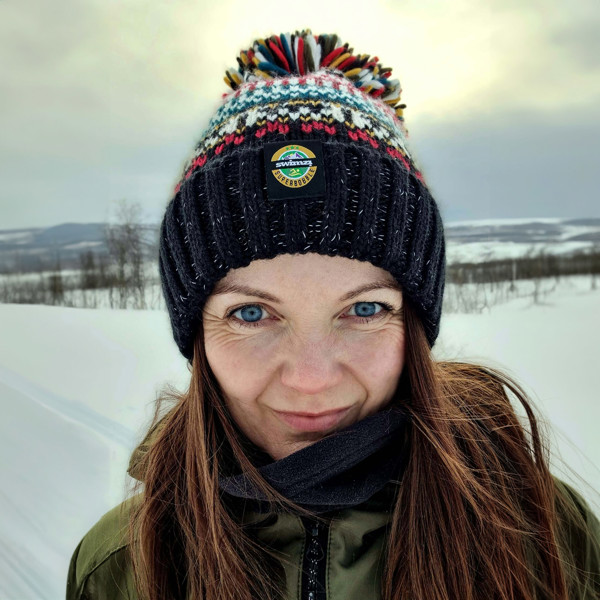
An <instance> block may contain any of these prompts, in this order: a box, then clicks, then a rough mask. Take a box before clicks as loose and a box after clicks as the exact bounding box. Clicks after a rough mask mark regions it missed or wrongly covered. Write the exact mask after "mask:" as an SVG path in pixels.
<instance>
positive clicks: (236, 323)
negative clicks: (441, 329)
mask: <svg viewBox="0 0 600 600" xmlns="http://www.w3.org/2000/svg"><path fill="white" fill-rule="evenodd" d="M359 290H361V291H359ZM203 327H204V344H205V349H206V356H207V360H208V363H209V365H210V367H211V369H212V371H213V373H214V375H215V377H216V378H217V380H218V382H219V384H220V386H221V389H222V391H223V394H224V398H225V402H226V404H227V407H228V409H229V411H230V412H231V414H232V416H233V418H234V419H235V421H236V423H237V424H238V426H239V427H240V428H241V429H242V431H243V432H244V433H245V434H246V435H247V436H248V437H249V438H250V439H251V440H252V441H253V442H254V443H255V444H256V445H257V446H259V447H260V448H262V449H263V450H264V451H266V452H268V453H269V454H270V455H271V456H272V457H273V458H274V459H280V458H283V457H285V456H287V455H289V454H291V453H292V452H295V451H297V450H300V449H301V448H303V447H305V446H308V445H310V444H312V443H314V442H315V441H317V440H319V439H320V438H322V437H323V436H324V435H325V434H327V433H330V432H332V431H334V430H336V429H340V428H342V427H347V426H349V425H351V424H352V423H355V422H356V421H359V420H361V419H363V418H365V417H367V416H369V415H371V414H373V413H375V412H377V411H378V410H380V409H381V408H383V407H384V406H385V405H386V404H387V403H388V402H389V401H390V400H391V398H392V396H393V395H394V392H395V390H396V388H397V385H398V381H399V378H400V375H401V374H402V369H403V366H404V356H405V354H404V350H405V348H404V322H403V318H402V292H401V289H400V286H399V285H398V284H397V282H396V280H395V279H394V278H393V277H392V275H391V274H390V273H389V272H387V271H385V270H384V269H381V268H379V267H375V266H374V265H373V264H371V263H369V262H363V261H358V260H352V259H349V258H346V257H342V256H326V255H321V254H315V253H308V254H293V255H292V254H280V255H278V256H276V257H275V258H272V259H268V260H255V261H253V262H252V263H250V264H249V265H248V266H247V267H243V268H240V269H232V270H230V271H228V272H227V274H226V276H225V277H224V278H223V279H221V280H220V281H219V282H218V283H217V285H216V287H215V289H214V290H213V293H212V294H211V295H210V297H209V298H208V300H207V301H206V303H205V305H204V309H203ZM298 413H301V414H298Z"/></svg>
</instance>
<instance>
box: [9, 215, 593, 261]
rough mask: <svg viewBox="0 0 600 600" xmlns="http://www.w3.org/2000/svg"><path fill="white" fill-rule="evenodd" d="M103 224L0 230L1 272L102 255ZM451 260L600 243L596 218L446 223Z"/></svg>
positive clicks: (150, 234)
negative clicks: (88, 252)
mask: <svg viewBox="0 0 600 600" xmlns="http://www.w3.org/2000/svg"><path fill="white" fill-rule="evenodd" d="M105 226H106V224H105V223H62V224H60V225H55V226H53V227H46V228H28V229H4V230H0V272H7V271H13V270H14V269H15V268H16V267H17V266H18V268H19V269H20V270H22V271H32V270H40V269H41V270H43V269H50V268H52V267H53V265H54V264H55V263H56V258H57V257H59V258H60V263H61V267H62V268H63V269H69V268H78V267H79V257H80V254H81V253H82V252H85V251H87V250H91V251H93V252H94V253H96V254H97V255H106V254H107V247H106V242H105V239H104V227H105ZM159 227H160V225H159V224H158V223H150V224H146V225H144V236H143V237H144V243H145V253H146V256H147V258H148V260H155V259H156V252H157V250H156V243H157V240H158V232H159ZM445 235H446V241H447V257H448V262H449V263H456V262H487V261H489V260H493V259H500V258H509V257H514V258H518V257H522V256H527V255H528V254H532V253H537V252H540V251H544V252H546V253H548V254H561V255H568V254H572V253H574V252H577V251H581V250H587V249H591V248H592V247H594V246H596V247H600V219H598V218H589V219H586V218H579V219H560V218H539V219H488V220H473V221H460V222H458V221H457V222H447V223H445Z"/></svg>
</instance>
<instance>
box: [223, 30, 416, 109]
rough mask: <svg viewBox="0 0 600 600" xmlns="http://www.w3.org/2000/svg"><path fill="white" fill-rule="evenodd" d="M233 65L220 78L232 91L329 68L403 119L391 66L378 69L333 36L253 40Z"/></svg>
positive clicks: (297, 35) (375, 59)
mask: <svg viewBox="0 0 600 600" xmlns="http://www.w3.org/2000/svg"><path fill="white" fill-rule="evenodd" d="M237 62H238V65H239V66H238V68H237V69H235V67H233V68H231V69H227V70H226V71H225V77H224V78H223V79H224V81H225V83H226V84H227V85H228V86H229V87H230V88H231V89H232V90H236V89H237V88H238V87H239V86H240V85H241V84H242V83H244V82H246V81H253V80H257V79H273V78H274V77H282V76H284V77H285V76H286V75H306V73H311V72H315V71H318V70H320V69H329V70H332V71H335V72H338V73H339V74H340V75H342V76H344V77H346V78H347V79H349V80H350V81H352V83H353V84H354V85H355V86H356V87H357V88H359V89H361V90H362V91H363V92H364V93H365V94H369V95H370V96H372V97H374V98H379V99H380V100H382V101H383V102H385V103H386V104H388V105H389V106H391V107H392V109H393V110H394V111H395V113H396V115H397V117H398V119H400V120H401V121H402V120H403V111H404V109H405V108H406V104H400V94H401V92H402V88H401V87H400V82H399V81H398V79H390V76H391V74H392V69H391V67H383V66H381V63H380V62H379V58H378V57H377V56H374V57H372V58H370V57H369V55H368V54H354V48H349V47H348V43H347V42H346V43H342V41H341V39H340V37H339V36H338V35H337V34H335V33H333V34H322V35H317V36H315V35H313V34H312V32H311V30H310V29H303V30H302V31H300V32H299V31H298V30H296V32H295V33H292V34H290V33H282V34H281V35H272V36H271V37H269V38H267V39H262V38H261V39H257V40H254V42H253V44H252V47H251V48H249V49H248V50H242V51H241V52H240V56H239V58H237Z"/></svg>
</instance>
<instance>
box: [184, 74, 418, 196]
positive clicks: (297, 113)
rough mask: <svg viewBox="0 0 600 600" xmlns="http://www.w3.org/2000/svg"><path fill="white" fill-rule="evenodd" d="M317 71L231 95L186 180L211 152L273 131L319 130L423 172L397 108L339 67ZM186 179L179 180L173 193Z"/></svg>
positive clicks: (191, 160) (253, 84) (256, 84)
mask: <svg viewBox="0 0 600 600" xmlns="http://www.w3.org/2000/svg"><path fill="white" fill-rule="evenodd" d="M337 73H339V75H336V74H335V72H331V71H328V70H327V69H323V70H319V71H317V72H316V73H311V74H309V75H306V76H295V77H294V76H290V77H284V78H281V79H270V80H264V79H263V80H261V81H258V82H257V81H251V82H248V83H244V84H242V85H241V86H240V87H239V88H237V89H236V91H235V92H232V93H231V94H229V95H227V96H226V97H225V99H224V103H223V104H222V105H221V106H220V107H219V109H218V110H217V112H216V113H215V115H214V116H213V118H212V119H211V120H210V123H209V125H208V128H207V130H206V132H205V134H204V136H203V137H202V138H201V139H200V142H199V143H198V145H197V146H196V149H195V151H194V153H193V155H192V156H191V157H190V158H189V159H188V161H187V162H186V164H185V167H184V169H183V177H182V181H185V180H186V179H188V178H189V177H190V176H191V175H192V173H193V172H194V171H195V170H196V169H197V168H200V167H203V166H204V165H205V164H206V162H207V161H208V160H210V159H211V158H212V157H214V156H217V155H221V154H223V153H225V154H226V153H227V152H230V151H232V150H235V149H236V148H237V147H240V146H243V145H250V146H252V145H256V143H257V142H259V141H260V139H261V138H262V137H263V136H265V135H267V134H271V133H279V134H281V135H287V134H289V132H290V130H291V129H299V130H300V131H302V133H306V134H311V133H312V132H313V130H314V131H317V132H320V133H322V134H323V135H324V137H329V138H330V139H331V140H335V139H339V140H340V141H344V142H345V141H352V142H356V143H358V144H360V143H364V144H370V145H371V146H372V147H373V148H381V149H382V150H384V151H385V152H387V153H388V154H389V155H390V156H391V157H393V158H395V159H396V160H399V161H401V162H402V163H403V165H404V167H405V168H406V169H408V170H411V171H413V172H414V173H415V175H416V176H417V177H422V176H421V173H420V171H419V170H418V169H417V167H416V166H415V165H414V164H413V163H414V161H413V159H412V158H411V156H410V154H409V151H408V149H407V143H406V137H407V132H406V129H405V127H404V125H403V123H402V121H400V120H399V119H398V117H397V115H396V113H395V112H394V111H393V110H392V109H391V108H390V107H389V106H388V105H387V104H384V103H383V102H376V101H373V100H372V99H370V97H369V96H368V95H367V94H365V93H364V92H362V91H361V90H360V89H359V88H357V87H355V86H354V85H353V84H352V83H351V82H349V81H348V80H345V79H344V78H343V77H340V75H342V72H341V71H337ZM181 183H182V182H179V183H178V184H177V187H176V188H175V193H177V191H179V187H180V185H181Z"/></svg>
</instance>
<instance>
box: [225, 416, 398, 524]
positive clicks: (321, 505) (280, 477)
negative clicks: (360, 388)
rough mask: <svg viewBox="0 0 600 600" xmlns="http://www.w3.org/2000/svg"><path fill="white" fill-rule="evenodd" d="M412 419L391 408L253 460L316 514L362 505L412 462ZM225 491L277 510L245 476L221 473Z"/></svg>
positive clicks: (287, 494) (261, 508)
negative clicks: (282, 455)
mask: <svg viewBox="0 0 600 600" xmlns="http://www.w3.org/2000/svg"><path fill="white" fill-rule="evenodd" d="M409 422H410V418H409V415H408V414H407V413H406V412H405V411H404V410H403V409H401V408H400V407H398V406H392V407H388V408H385V409H383V410H381V411H379V412H377V413H375V414H373V415H370V416H368V417H365V418H364V419H362V420H360V421H357V422H356V423H354V424H352V425H350V426H348V427H346V428H344V429H340V430H339V431H336V432H335V433H334V434H333V435H331V436H328V437H325V438H323V439H321V440H319V441H317V442H315V443H314V444H311V445H310V446H307V447H306V448H302V449H301V450H298V451H297V452H294V453H292V454H290V455H289V456H286V457H285V458H282V459H280V460H273V459H272V458H271V457H270V456H269V455H268V454H266V453H264V452H262V453H259V454H255V456H254V457H253V458H251V460H252V461H253V464H254V465H255V466H257V468H258V470H259V472H260V473H261V475H262V476H263V477H264V478H265V479H266V480H267V482H268V483H269V484H270V485H271V486H273V487H274V488H275V489H276V490H277V491H278V492H279V493H281V494H282V495H283V496H285V497H286V498H288V499H290V500H293V501H294V502H296V503H297V504H299V505H300V506H302V507H304V508H306V509H308V510H311V511H313V512H315V513H317V514H318V513H324V512H328V511H331V510H338V509H342V508H348V507H351V506H356V505H357V504H361V503H362V502H365V501H366V500H368V499H369V498H371V497H372V496H373V495H374V494H376V493H377V492H378V491H379V490H381V489H382V488H383V487H384V486H385V485H386V483H388V482H389V481H390V480H392V479H394V480H399V479H401V477H402V474H403V473H404V469H405V467H406V463H407V459H408V450H409V449H408V444H407V432H408V425H409ZM219 485H220V488H221V490H222V491H224V492H226V493H227V494H230V495H231V496H234V497H237V498H243V499H246V501H247V502H249V503H250V504H251V505H252V507H253V508H254V509H255V510H257V511H258V512H268V511H270V510H275V509H274V507H272V506H271V505H270V503H269V502H267V499H266V497H265V496H264V494H263V493H262V492H261V491H260V490H258V489H256V488H255V486H254V485H253V484H252V482H251V481H250V479H249V478H247V477H246V475H245V474H244V473H234V474H229V475H221V476H220V478H219Z"/></svg>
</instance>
